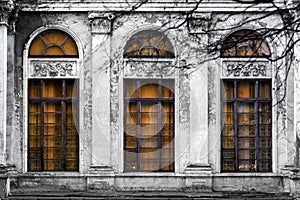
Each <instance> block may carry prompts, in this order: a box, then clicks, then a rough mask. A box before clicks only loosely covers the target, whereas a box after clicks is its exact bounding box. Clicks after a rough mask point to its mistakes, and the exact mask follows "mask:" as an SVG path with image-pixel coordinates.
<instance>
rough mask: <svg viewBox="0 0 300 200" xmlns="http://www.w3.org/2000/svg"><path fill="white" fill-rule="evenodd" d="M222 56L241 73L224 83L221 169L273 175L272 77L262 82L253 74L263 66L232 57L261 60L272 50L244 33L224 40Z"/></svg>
mask: <svg viewBox="0 0 300 200" xmlns="http://www.w3.org/2000/svg"><path fill="white" fill-rule="evenodd" d="M221 53H222V54H221V55H222V56H223V58H227V60H226V62H230V61H231V62H232V63H233V64H232V65H234V66H237V67H235V68H234V70H236V71H237V72H238V73H237V74H238V75H236V76H232V77H230V78H231V79H229V78H228V77H227V78H226V79H223V80H222V83H223V84H222V86H223V93H222V143H221V145H222V147H221V150H222V153H221V155H222V156H221V159H222V160H221V163H222V166H221V169H222V171H223V172H270V171H272V90H271V88H272V81H271V77H266V76H265V77H263V79H260V77H259V76H258V74H256V73H253V71H254V72H255V70H257V69H256V66H258V65H260V64H259V63H256V62H257V61H251V60H249V59H247V61H245V60H243V59H241V60H242V61H240V60H239V61H236V59H235V60H230V57H238V58H243V57H255V58H261V59H262V58H264V57H269V56H270V49H269V47H268V45H267V43H266V42H265V41H264V40H263V39H262V37H261V36H259V35H258V34H256V33H255V32H254V31H250V30H243V31H238V32H235V33H233V34H231V35H230V36H229V37H228V38H227V39H226V40H225V42H224V46H223V51H222V52H221ZM261 59H260V60H261ZM224 60H225V59H224ZM234 62H236V63H234ZM263 67H264V66H263ZM246 72H247V73H246ZM253 74H254V75H253ZM251 75H252V77H251ZM245 77H246V78H247V79H245Z"/></svg>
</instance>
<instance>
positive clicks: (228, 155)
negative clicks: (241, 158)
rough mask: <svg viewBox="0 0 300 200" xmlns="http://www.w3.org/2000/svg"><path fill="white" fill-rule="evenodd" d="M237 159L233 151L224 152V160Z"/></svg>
mask: <svg viewBox="0 0 300 200" xmlns="http://www.w3.org/2000/svg"><path fill="white" fill-rule="evenodd" d="M234 157H235V152H234V150H233V149H230V150H227V149H226V150H223V159H233V158H234Z"/></svg>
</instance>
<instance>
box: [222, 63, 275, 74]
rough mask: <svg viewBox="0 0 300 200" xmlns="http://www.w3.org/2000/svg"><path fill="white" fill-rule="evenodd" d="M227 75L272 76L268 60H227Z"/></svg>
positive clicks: (225, 72)
mask: <svg viewBox="0 0 300 200" xmlns="http://www.w3.org/2000/svg"><path fill="white" fill-rule="evenodd" d="M223 76H225V77H251V76H253V77H270V76H271V72H270V68H268V65H267V63H266V62H227V63H225V64H224V63H223Z"/></svg>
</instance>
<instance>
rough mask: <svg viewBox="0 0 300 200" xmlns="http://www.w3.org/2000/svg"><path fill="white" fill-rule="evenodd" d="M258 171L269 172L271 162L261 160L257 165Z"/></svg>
mask: <svg viewBox="0 0 300 200" xmlns="http://www.w3.org/2000/svg"><path fill="white" fill-rule="evenodd" d="M258 170H259V171H261V172H270V171H272V168H271V160H261V161H260V162H259V165H258Z"/></svg>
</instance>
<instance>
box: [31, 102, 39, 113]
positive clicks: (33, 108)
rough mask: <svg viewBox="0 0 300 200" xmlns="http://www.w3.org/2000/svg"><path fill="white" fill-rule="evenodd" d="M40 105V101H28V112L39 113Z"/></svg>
mask: <svg viewBox="0 0 300 200" xmlns="http://www.w3.org/2000/svg"><path fill="white" fill-rule="evenodd" d="M41 108H42V105H41V103H40V102H29V112H30V113H40V112H41Z"/></svg>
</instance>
